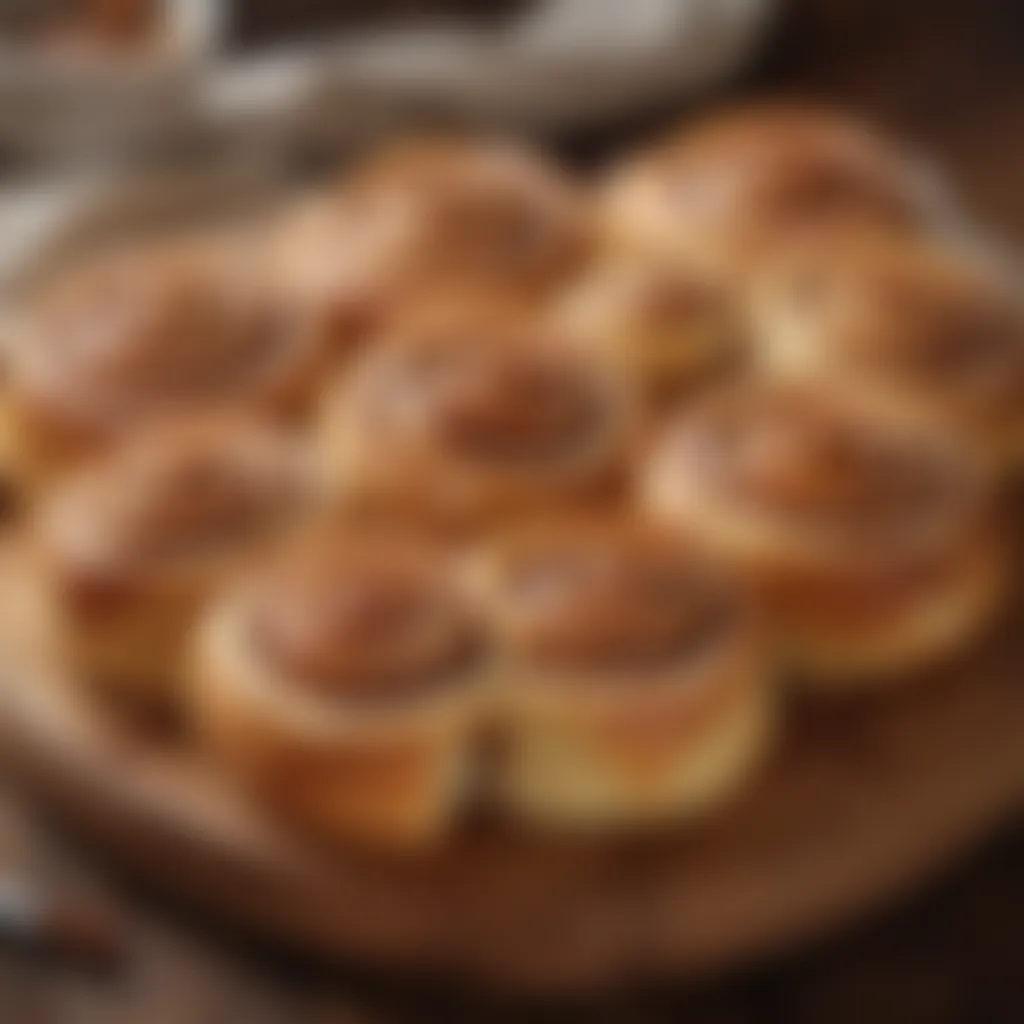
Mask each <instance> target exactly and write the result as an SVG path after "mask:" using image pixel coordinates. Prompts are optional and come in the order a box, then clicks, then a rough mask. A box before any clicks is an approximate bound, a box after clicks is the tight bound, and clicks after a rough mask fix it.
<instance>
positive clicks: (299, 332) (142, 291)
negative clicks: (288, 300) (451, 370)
mask: <svg viewBox="0 0 1024 1024" xmlns="http://www.w3.org/2000/svg"><path fill="white" fill-rule="evenodd" d="M257 262H258V261H255V260H253V261H250V264H249V265H246V264H245V263H243V262H242V260H241V259H240V257H239V254H238V252H237V250H236V248H235V246H234V244H233V242H232V241H231V240H227V239H224V238H220V237H218V238H216V239H213V238H202V239H198V238H193V237H190V238H188V239H180V238H179V239H174V240H172V241H161V242H156V243H150V244H148V245H141V246H138V247H130V248H127V249H124V248H122V249H118V250H117V251H115V252H111V253H109V254H107V255H105V256H102V257H99V258H97V259H96V260H95V261H94V262H92V263H90V264H88V265H85V266H77V267H72V268H70V269H69V271H68V272H67V273H66V275H64V276H61V277H59V278H58V280H56V281H55V282H54V283H52V284H51V285H49V286H48V287H45V288H44V289H43V290H42V291H41V292H40V294H39V295H37V296H36V297H35V299H34V301H33V302H32V303H31V304H30V307H29V308H28V309H27V310H26V311H25V313H24V315H23V316H22V317H21V318H20V322H19V325H18V329H17V332H16V337H15V338H14V339H13V341H12V344H11V346H10V352H9V363H10V374H9V386H8V388H7V395H6V404H5V408H4V410H3V418H4V419H5V420H6V421H7V423H8V424H9V430H10V431H11V433H12V434H13V435H14V436H15V438H16V445H17V448H18V451H17V452H16V454H17V455H18V456H20V460H21V464H22V471H23V472H22V476H23V477H24V478H25V479H26V480H27V481H28V483H29V485H30V486H31V485H32V484H33V483H36V482H40V481H45V480H47V479H48V478H49V477H51V476H52V475H53V473H55V472H56V471H58V470H60V469H62V468H64V467H66V466H67V465H69V464H70V463H73V462H74V461H76V460H77V459H79V458H80V457H81V456H82V455H83V454H87V453H93V452H96V451H98V450H101V449H102V448H104V447H106V446H107V445H108V444H109V443H110V442H111V441H113V440H116V439H117V438H119V437H121V436H123V435H125V434H126V433H127V432H129V431H131V430H134V429H135V428H136V427H139V426H141V425H143V424H144V423H146V422H147V421H149V420H152V419H156V418H162V417H163V416H165V415H166V414H168V413H171V412H174V411H177V410H181V409H186V408H188V409H192V408H196V407H200V406H206V405H211V404H227V405H240V406H245V407H248V408H251V409H253V410H260V411H266V412H273V413H275V414H276V413H279V412H286V411H290V410H293V409H295V408H296V407H297V406H298V405H299V404H300V403H301V402H302V401H303V400H304V399H305V398H307V397H308V396H309V394H310V392H311V390H312V388H313V387H314V386H315V384H316V383H317V378H318V376H319V369H320V368H321V366H322V357H323V353H322V351H321V350H320V348H319V347H318V341H317V339H316V338H315V336H314V335H313V334H312V333H311V332H309V331H306V330H304V329H303V325H302V324H301V322H300V321H299V320H297V319H295V318H293V317H292V316H291V315H290V313H289V312H288V311H286V310H285V309H284V308H283V307H282V306H281V305H280V304H279V303H278V302H277V300H276V298H274V297H273V296H272V294H271V292H270V291H269V290H268V289H267V288H266V287H265V286H264V282H263V281H262V276H261V273H260V269H259V268H258V267H257V266H256V263H257Z"/></svg>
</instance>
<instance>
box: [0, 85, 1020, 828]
mask: <svg viewBox="0 0 1024 1024" xmlns="http://www.w3.org/2000/svg"><path fill="white" fill-rule="evenodd" d="M953 219H954V218H951V217H950V216H949V210H948V208H946V207H942V206H941V205H940V204H937V202H936V197H935V190H934V188H933V186H932V184H931V182H930V180H929V179H928V176H927V175H925V174H923V173H922V172H921V170H920V167H919V165H918V164H917V163H916V162H915V161H914V160H913V159H912V158H911V157H910V156H909V155H908V154H906V153H904V152H903V151H901V150H900V149H899V148H898V147H897V146H896V145H895V144H893V143H892V142H890V141H888V140H887V139H885V138H883V137H882V136H880V135H879V134H876V133H875V132H874V131H872V130H871V129H869V128H867V127H865V126H863V125H861V124H859V123H856V122H854V121H852V120H850V119H849V118H847V117H846V116H845V115H841V114H838V113H833V112H827V111H822V110H817V109H811V108H805V107H797V106H781V105H772V106H762V107H757V108H745V109H743V110H740V111H735V112H727V113H725V114H720V115H717V116H715V117H714V118H711V119H709V120H707V121H705V122H704V123H700V124H698V125H697V126H696V127H687V128H685V129H684V130H682V131H680V132H678V133H676V134H674V135H672V136H670V137H669V138H668V139H667V140H665V141H662V142H659V143H656V144H654V145H652V146H651V147H650V148H648V149H646V150H644V151H641V152H639V153H635V154H630V155H628V156H627V157H625V158H624V159H622V160H621V161H620V162H619V163H618V164H616V165H615V166H613V167H611V168H609V169H607V170H606V171H604V172H602V173H599V174H596V175H593V176H591V177H589V178H588V179H586V180H584V179H583V178H581V177H576V176H574V175H573V174H571V173H570V172H569V171H568V170H567V169H565V168H562V167H559V166H557V165H555V164H554V163H553V162H551V161H550V160H548V159H547V158H545V157H544V156H542V155H539V154H537V153H534V152H531V151H529V150H527V149H524V148H522V147H520V146H517V145H515V144H513V143H511V142H508V141H501V140H494V139H490V138H440V139H428V140H420V141H417V142H413V143H407V144H405V145H403V146H399V147H392V148H389V149H387V150H385V151H384V152H383V153H380V154H377V155H374V156H372V157H370V158H369V159H367V160H365V161H363V162H361V163H359V164H357V165H356V166H355V167H354V168H353V169H351V170H349V171H348V172H347V173H346V174H345V175H344V176H343V177H342V178H341V179H340V180H338V181H337V182H336V183H334V184H333V185H332V186H331V187H330V188H328V189H326V190H324V191H323V192H321V193H319V194H317V195H314V196H312V197H306V198H303V199H301V200H299V201H296V202H294V203H293V204H292V205H290V206H289V207H288V208H287V209H285V210H284V211H283V212H282V213H281V214H280V216H278V217H277V218H274V219H272V220H271V222H270V223H269V224H268V225H266V226H261V228H260V230H259V231H252V232H248V233H247V234H246V236H245V239H244V241H243V240H241V239H239V238H234V237H225V236H224V235H221V234H218V235H216V236H214V235H213V234H212V233H210V232H206V233H199V232H196V233H194V234H192V235H190V236H189V237H186V238H175V239H173V240H165V239H162V240H156V241H150V242H145V243H143V242H140V243H137V244H135V245H133V246H132V247H131V248H128V249H121V250H120V251H118V252H116V253H112V254H110V253H108V254H102V255H98V256H97V257H95V258H94V259H91V260H89V261H88V262H87V263H86V264H85V265H76V266H73V267H71V268H70V269H68V270H66V271H65V272H64V273H63V274H62V275H61V276H60V277H59V278H58V279H57V280H55V281H53V282H51V283H50V284H48V285H47V286H46V287H44V288H42V289H40V290H38V291H37V292H35V293H34V294H33V295H32V297H31V300H30V301H29V302H27V303H26V305H25V308H24V309H23V310H21V311H20V315H19V316H18V317H17V318H16V320H15V321H14V322H15V328H14V329H13V331H12V337H11V338H10V339H9V345H8V351H9V360H8V365H7V368H6V375H5V378H4V386H3V393H2V402H0V458H2V466H3V469H4V471H5V473H6V476H7V478H8V480H9V482H10V486H11V487H12V488H13V489H14V490H15V491H16V493H17V494H18V496H19V497H20V499H21V503H22V507H23V514H22V516H21V519H20V520H19V522H18V524H17V527H16V529H17V530H18V531H19V538H20V539H19V551H20V556H21V557H20V560H19V564H20V565H21V567H22V576H21V577H20V579H19V580H18V581H16V582H18V585H23V584H24V585H26V586H28V585H29V583H31V585H32V586H33V587H34V588H35V589H36V591H38V592H39V593H40V594H41V598H40V601H39V604H38V607H39V618H40V626H41V627H42V628H41V633H42V635H45V637H46V643H47V645H48V649H49V650H51V651H58V652H59V653H60V657H61V658H62V659H63V661H64V662H65V664H66V665H67V666H68V667H69V668H70V669H71V674H72V675H73V677H74V678H75V679H76V680H78V681H79V683H80V685H81V687H82V690H83V692H84V693H86V694H88V695H89V696H88V699H96V700H106V699H108V698H111V697H113V698H115V699H116V700H118V701H119V702H121V703H123V704H125V705H127V706H128V707H129V708H132V709H134V708H140V707H141V708H146V709H149V710H153V709H157V710H158V711H173V712H174V713H175V714H176V715H178V716H180V718H181V720H182V721H183V722H184V725H185V728H186V730H187V732H188V736H189V742H192V743H194V744H196V745H197V747H198V748H199V749H200V750H201V752H202V756H204V757H206V758H208V759H209V762H210V763H211V764H212V765H214V766H216V770H218V771H221V772H223V773H224V775H225V776H226V777H227V778H229V779H230V780H232V782H233V784H235V785H237V786H238V788H239V790H240V791H241V792H244V793H245V794H247V798H248V799H251V800H253V801H255V802H257V803H258V804H259V805H260V806H262V807H264V808H265V809H266V810H267V812H268V813H272V814H274V815H278V816H280V817H281V818H282V819H284V820H285V821H287V822H289V823H291V824H293V825H294V827H295V828H298V829H302V830H303V831H308V832H310V833H311V834H313V835H316V836H319V837H322V838H324V839H327V840H333V841H340V842H354V843H360V842H363V843H370V844H379V845H384V846H403V847H407V846H412V847H417V846H421V845H423V844H425V843H428V842H429V841H436V840H438V839H440V838H443V837H444V836H446V835H448V834H450V832H451V830H452V829H453V828H455V827H457V826H458V824H459V823H460V822H461V821H463V820H464V819H465V818H466V816H467V814H469V813H470V812H471V811H475V810H476V809H477V808H478V807H480V806H487V807H490V808H498V809H500V810H501V811H503V812H505V813H507V814H510V815H514V816H515V817H517V818H520V819H522V820H524V821H527V822H532V823H535V824H537V825H538V826H540V825H543V826H545V827H562V828H570V829H582V828H588V829H591V828H602V829H606V828H617V827H627V826H634V825H637V824H641V823H651V822H660V821H664V820H674V819H677V818H689V817H694V816H698V815H700V814H704V813H707V812H708V811H709V810H712V809H714V808H716V807H718V806H720V805H721V804H722V803H723V802H724V801H725V800H726V799H727V798H728V797H729V796H730V794H733V793H734V792H735V791H736V790H737V789H738V788H740V787H741V786H742V785H744V784H746V783H748V782H749V781H750V780H751V778H752V777H754V776H755V775H756V768H757V766H758V765H760V764H761V763H762V762H763V760H764V758H765V757H766V756H767V755H768V754H769V753H770V751H771V749H772V745H773V744H774V743H779V742H783V743H784V742H785V740H786V728H785V725H786V718H787V706H786V701H785V696H786V693H787V690H788V689H790V688H791V687H792V686H793V685H803V686H808V687H810V688H811V689H812V690H817V691H820V690H823V689H827V690H832V691H835V690H842V691H843V692H845V693H847V694H850V693H856V692H858V691H861V690H864V689H868V688H870V689H872V690H876V689H878V688H879V687H882V686H884V685H893V684H899V683H901V682H903V681H905V680H907V679H909V678H911V677H913V676H915V675H917V674H919V673H918V672H917V670H918V669H920V668H922V667H923V666H925V665H928V664H930V663H932V662H934V661H935V660H937V659H940V658H944V657H947V656H950V655H952V654H953V653H955V652H957V651H959V650H960V649H961V648H962V647H963V646H964V645H965V644H967V643H968V642H969V641H970V640H971V639H972V638H974V637H975V636H976V635H977V634H978V633H979V632H980V631H981V630H982V629H983V628H985V626H986V625H987V624H988V623H989V622H990V620H991V618H992V616H993V615H994V614H995V613H996V611H997V609H998V607H999V603H1000V598H1001V596H1002V595H1003V594H1004V593H1005V591H1006V587H1007V582H1008V576H1009V574H1010V569H1009V555H1008V552H1007V548H1006V540H1005V537H1004V535H1003V531H1002V529H1001V525H1000V519H1001V516H1000V508H999V501H1000V487H1001V482H1002V481H1004V480H1006V479H1007V478H1008V477H1009V476H1010V475H1012V474H1013V473H1014V472H1015V470H1016V464H1017V460H1018V457H1019V452H1020V445H1021V439H1022V437H1024V401H1022V400H1021V398H1022V393H1024V317H1022V312H1021V306H1020V302H1019V300H1018V297H1017V295H1016V294H1015V290H1014V288H1013V285H1012V282H1011V281H1010V280H1009V278H1008V274H1007V271H1006V270H1005V268H1003V267H1001V266H999V265H998V264H997V263H996V261H995V260H994V259H993V258H992V257H990V256H988V255H985V254H981V253H979V252H978V251H977V247H976V245H975V246H968V244H967V243H966V242H965V241H963V240H961V239H960V238H959V237H957V236H956V235H955V234H954V233H953V232H952V231H951V229H950V227H949V224H950V223H951V221H952V220H953ZM15 575H17V574H15Z"/></svg>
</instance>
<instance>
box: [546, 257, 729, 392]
mask: <svg viewBox="0 0 1024 1024" xmlns="http://www.w3.org/2000/svg"><path fill="white" fill-rule="evenodd" d="M736 314H737V310H736V308H735V303H733V302H732V301H731V299H730V297H729V296H728V294H727V292H726V290H725V289H724V288H723V287H722V286H721V284H720V283H719V282H717V281H715V280H713V279H712V278H711V276H710V275H708V274H707V273H706V272H705V271H702V270H700V269H697V268H695V267H690V266H687V265H685V263H682V262H679V261H668V260H665V259H663V258H660V257H654V256H651V255H648V254H628V255H627V254H623V253H619V254H616V255H613V256H611V257H609V258H608V259H606V260H605V261H604V262H602V263H601V264H599V265H598V266H596V267H595V268H594V269H593V271H592V272H591V273H589V274H587V275H585V276H584V277H583V279H582V280H580V281H579V283H578V284H577V285H576V286H575V287H573V288H572V289H570V290H569V292H568V294H567V295H565V296H564V297H563V298H562V299H561V300H560V302H559V304H558V308H557V309H556V311H555V319H556V321H557V322H558V323H559V324H561V325H563V326H564V329H565V330H566V331H567V332H569V333H571V334H573V335H574V336H575V337H578V338H579V339H580V341H581V342H583V343H585V344H587V345H589V346H592V347H593V348H594V350H595V351H596V352H597V353H598V358H607V359H611V360H613V361H614V362H615V363H616V364H617V365H619V366H620V367H621V368H622V369H623V371H624V372H625V373H627V374H629V375H630V376H631V377H634V378H636V379H637V380H638V382H639V384H640V386H641V387H643V388H644V389H646V391H647V392H648V393H649V394H650V395H651V396H653V397H655V398H657V399H666V398H672V397H676V396H678V395H680V394H682V393H683V392H685V391H687V390H688V389H689V388H690V387H692V386H693V385H696V384H698V383H700V382H702V381H704V380H706V379H707V378H708V377H709V375H710V374H711V373H713V372H714V371H715V370H718V369H722V368H724V367H725V366H727V365H728V364H729V363H730V362H731V361H732V360H733V358H734V357H735V356H736V354H737V349H738V345H737V343H738V340H739V318H738V316H737V315H736Z"/></svg>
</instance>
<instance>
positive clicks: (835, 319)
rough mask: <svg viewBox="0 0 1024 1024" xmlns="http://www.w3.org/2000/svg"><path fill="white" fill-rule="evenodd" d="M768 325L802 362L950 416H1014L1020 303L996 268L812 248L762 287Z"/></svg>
mask: <svg viewBox="0 0 1024 1024" xmlns="http://www.w3.org/2000/svg"><path fill="white" fill-rule="evenodd" d="M766 296H767V298H766V304H767V311H768V315H769V317H771V316H772V315H773V314H774V315H775V316H776V317H779V318H781V326H782V328H783V329H784V330H792V331H795V332H797V333H798V334H799V336H800V337H801V338H802V340H803V343H804V345H805V346H806V349H807V352H808V354H810V355H811V356H812V357H813V358H814V359H815V360H827V361H828V365H834V366H837V367H847V368H850V369H855V370H858V371H866V372H868V373H871V374H876V375H879V376H880V377H882V378H884V379H886V380H890V381H894V382H896V383H898V384H902V385H903V386H904V387H907V388H908V389H909V390H910V391H911V392H916V391H920V392H922V393H923V394H924V395H925V397H938V398H941V399H943V400H945V401H948V402H951V403H952V404H953V411H956V410H957V409H959V410H960V411H963V412H967V413H970V412H972V411H974V412H980V413H995V414H1000V415H1014V416H1019V415H1020V413H1019V410H1020V408H1021V403H1022V402H1024V304H1022V303H1021V301H1020V300H1019V298H1018V297H1017V295H1016V294H1015V293H1014V289H1013V288H1012V286H1011V285H1010V283H1009V281H1008V280H1007V279H1006V278H1005V277H1004V276H1003V275H1002V274H1001V272H999V271H998V270H997V269H996V268H995V267H992V266H988V265H986V264H984V263H982V262H981V261H976V260H973V259H971V258H969V257H968V256H966V255H964V254H962V253H957V252H955V251H950V250H948V249H945V248H944V249H938V248H934V247H930V246H926V245H922V244H910V243H907V242H903V243H896V242H894V241H892V240H889V241H886V242H882V241H880V240H877V239H875V240H868V239H864V238H861V239H857V240H856V241H851V242H850V243H849V244H848V245H845V246H844V247H843V248H842V249H841V250H838V251H835V252H834V253H833V254H832V255H831V257H830V255H829V253H826V252H822V251H820V249H818V248H814V249H812V250H811V251H808V252H806V253H804V254H801V256H800V257H799V258H796V259H794V260H793V262H792V264H791V265H790V266H788V267H786V268H784V269H783V270H781V271H780V272H778V273H777V274H776V275H775V280H774V284H773V285H770V286H769V287H768V288H766Z"/></svg>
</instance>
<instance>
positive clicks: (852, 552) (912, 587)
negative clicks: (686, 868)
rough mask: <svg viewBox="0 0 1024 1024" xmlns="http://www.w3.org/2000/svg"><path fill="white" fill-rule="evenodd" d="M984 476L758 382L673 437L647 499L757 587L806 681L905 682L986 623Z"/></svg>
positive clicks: (916, 432) (927, 445) (962, 458)
mask: <svg viewBox="0 0 1024 1024" xmlns="http://www.w3.org/2000/svg"><path fill="white" fill-rule="evenodd" d="M984 476H985V474H984V473H983V472H982V471H981V470H980V469H979V466H978V464H977V463H976V461H975V460H974V459H973V458H971V457H970V455H969V454H968V453H967V452H966V451H964V450H961V449H960V448H959V447H958V446H956V445H955V444H954V443H953V442H952V441H950V440H948V439H945V438H943V437H942V435H939V434H936V433H935V432H934V431H932V430H931V429H929V428H927V427H922V426H920V425H919V424H918V423H917V422H909V421H904V420H902V419H900V420H897V419H895V418H893V417H892V416H891V415H890V414H889V413H888V412H886V413H885V414H882V413H881V412H880V411H879V410H878V409H876V408H875V407H874V406H873V405H867V404H866V403H865V402H864V401H862V400H860V399H858V400H851V399H850V397H849V396H848V395H844V394H840V393H837V392H836V390H835V389H831V390H830V389H827V388H823V387H821V386H820V385H818V386H816V387H814V388H813V389H812V388H805V389H801V388H798V387H796V386H786V385H782V384H772V383H764V382H760V383H750V384H746V385H743V386H738V387H735V388H733V389H729V390H727V391H723V392H721V393H719V394H717V395H715V396H714V397H709V398H708V399H707V400H706V401H705V402H704V403H702V404H701V405H700V406H699V407H698V408H695V409H693V410H692V411H691V412H689V413H688V414H686V413H684V414H683V415H682V416H680V417H679V419H678V420H676V421H675V422H674V423H672V424H671V425H670V426H669V427H668V428H667V430H666V432H665V435H664V436H663V437H662V438H661V439H660V440H659V441H658V443H657V444H656V446H655V449H654V452H653V454H652V456H651V459H650V462H649V465H648V467H647V471H646V478H645V482H644V494H645V497H646V500H647V503H648V505H649V507H650V508H652V509H653V510H654V511H655V512H656V513H657V514H660V515H661V516H662V517H663V518H664V519H665V520H666V521H667V522H669V523H674V524H676V525H677V526H678V527H680V528H682V529H684V530H686V531H687V532H688V533H689V534H691V535H693V536H695V537H698V538H700V539H701V540H702V541H703V542H704V543H705V544H707V545H708V547H709V549H710V550H713V551H717V552H718V553H719V554H720V555H722V556H723V557H725V558H728V559H730V560H731V561H733V562H734V563H735V564H736V565H737V566H738V567H739V569H741V570H742V571H744V572H745V573H746V574H747V575H748V576H749V577H750V578H751V579H752V580H753V581H754V583H755V585H756V586H757V588H758V589H759V590H760V592H761V594H762V596H763V599H764V603H765V607H766V608H767V609H768V610H769V612H770V615H771V617H772V619H773V622H774V627H775V629H776V630H777V631H778V634H779V636H780V637H781V638H782V641H783V645H784V647H785V648H786V651H787V654H788V656H789V657H790V659H791V660H792V661H793V662H794V663H795V664H796V665H797V666H798V667H799V668H800V669H802V670H804V671H805V672H806V673H807V675H808V678H810V679H811V681H816V682H819V683H822V684H830V685H835V684H841V683H843V682H848V683H854V684H856V683H859V682H861V681H863V680H867V679H871V678H875V679H886V678H895V677H896V674H897V673H900V672H904V673H907V672H911V671H912V670H913V669H915V668H917V667H918V666H920V665H921V664H923V663H925V662H929V661H932V660H935V659H937V658H939V657H941V656H943V655H946V654H947V653H949V652H951V651H953V650H954V649H956V648H958V647H959V646H961V645H962V644H963V643H964V642H965V641H966V640H967V639H968V638H969V637H971V636H973V635H974V634H975V633H977V632H978V631H979V629H980V628H981V627H983V626H984V625H985V624H986V623H987V621H988V619H989V617H990V615H991V614H992V612H993V610H994V608H995V606H996V603H997V598H998V597H999V595H1000V594H1001V592H1002V590H1003V584H1004V582H1005V576H1006V572H1007V557H1008V556H1007V553H1006V551H1005V550H1004V549H1003V546H1002V544H1001V543H1000V536H999V531H998V529H997V525H996V523H995V522H994V520H993V516H992V510H991V507H990V505H989V503H988V500H987V493H986V492H987V488H986V486H985V481H984Z"/></svg>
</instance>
